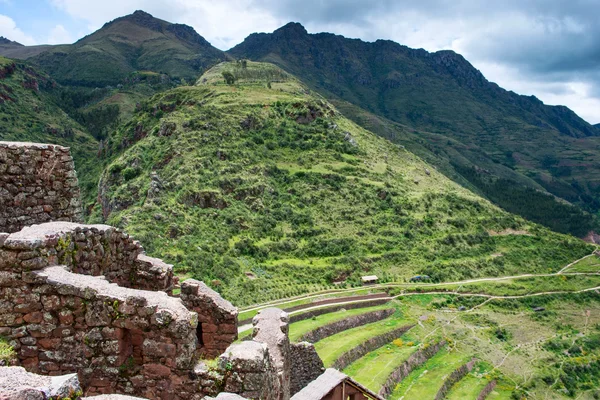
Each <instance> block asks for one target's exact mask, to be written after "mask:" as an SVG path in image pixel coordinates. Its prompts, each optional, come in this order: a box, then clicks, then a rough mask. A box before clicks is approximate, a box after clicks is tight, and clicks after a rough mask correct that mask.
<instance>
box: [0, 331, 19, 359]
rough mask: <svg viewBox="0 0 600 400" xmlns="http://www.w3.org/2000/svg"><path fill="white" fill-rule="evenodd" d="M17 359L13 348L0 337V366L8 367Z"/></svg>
mask: <svg viewBox="0 0 600 400" xmlns="http://www.w3.org/2000/svg"><path fill="white" fill-rule="evenodd" d="M16 357H17V354H16V353H15V351H14V349H13V347H12V346H11V345H10V344H9V343H8V341H7V340H6V339H5V338H3V337H2V336H0V365H9V364H10V362H11V361H13V360H14V359H15V358H16Z"/></svg>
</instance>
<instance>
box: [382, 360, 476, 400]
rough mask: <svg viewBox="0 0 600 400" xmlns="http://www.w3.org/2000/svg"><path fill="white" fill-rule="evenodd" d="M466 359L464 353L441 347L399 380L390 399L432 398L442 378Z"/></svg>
mask: <svg viewBox="0 0 600 400" xmlns="http://www.w3.org/2000/svg"><path fill="white" fill-rule="evenodd" d="M467 361H469V356H467V355H465V354H464V353H458V352H456V351H453V352H449V351H448V350H446V349H443V350H441V351H440V352H438V353H437V354H436V355H435V356H433V357H432V358H431V359H430V360H429V361H427V362H426V363H425V365H423V366H422V367H421V368H418V369H416V370H414V371H413V372H412V373H411V374H410V375H409V376H408V377H406V378H405V379H404V380H403V381H402V382H400V384H399V385H398V386H396V389H395V390H394V392H393V393H392V395H391V396H390V399H393V400H397V399H400V398H402V399H403V400H411V399H415V400H421V399H433V398H434V397H435V395H436V393H437V391H438V390H439V389H440V387H441V386H442V384H443V383H444V379H446V377H447V376H448V375H449V374H451V373H452V371H454V370H455V369H457V368H458V367H460V366H461V365H463V364H464V363H466V362H467Z"/></svg>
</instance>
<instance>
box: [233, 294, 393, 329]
mask: <svg viewBox="0 0 600 400" xmlns="http://www.w3.org/2000/svg"><path fill="white" fill-rule="evenodd" d="M382 292H383V291H382V290H381V289H374V288H359V289H354V290H343V291H337V292H334V293H323V294H321V295H319V294H316V295H311V296H309V297H308V298H300V299H291V300H290V301H285V300H283V301H277V302H274V303H276V306H273V307H277V308H281V309H286V308H292V307H296V306H301V305H304V304H310V303H315V302H317V301H320V300H326V299H334V298H338V297H349V296H362V295H366V294H371V293H382ZM267 307H269V305H265V306H261V307H245V308H242V309H241V312H240V314H239V315H238V320H239V321H243V320H245V319H248V318H252V317H254V316H255V315H256V314H257V313H258V311H259V310H261V309H263V308H267Z"/></svg>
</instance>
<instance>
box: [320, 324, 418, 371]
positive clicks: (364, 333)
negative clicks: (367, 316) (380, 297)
mask: <svg viewBox="0 0 600 400" xmlns="http://www.w3.org/2000/svg"><path fill="white" fill-rule="evenodd" d="M411 323H414V321H410V320H408V319H404V318H402V317H398V316H392V317H390V318H387V319H385V320H383V321H379V322H374V323H372V324H367V325H364V326H359V327H357V328H353V329H349V330H347V331H344V332H340V333H338V334H337V335H333V336H330V337H328V338H326V339H323V340H321V341H320V342H318V343H316V344H315V349H316V350H317V352H318V353H319V356H320V357H321V359H322V360H323V363H324V364H325V366H326V367H330V366H331V365H333V363H334V362H335V360H337V359H338V357H339V356H341V355H342V354H343V353H345V352H346V351H348V350H350V349H353V348H354V347H356V346H358V345H359V344H361V343H363V342H364V341H366V340H368V339H370V338H372V337H373V336H377V335H381V334H384V333H386V332H389V331H391V330H394V329H396V328H399V327H401V326H404V325H409V324H411Z"/></svg>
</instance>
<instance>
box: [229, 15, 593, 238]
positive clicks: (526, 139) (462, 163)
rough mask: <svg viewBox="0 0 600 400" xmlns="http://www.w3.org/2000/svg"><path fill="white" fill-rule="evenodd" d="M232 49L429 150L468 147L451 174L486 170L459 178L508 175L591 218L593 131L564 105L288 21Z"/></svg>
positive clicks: (438, 61) (437, 57) (390, 46)
mask: <svg viewBox="0 0 600 400" xmlns="http://www.w3.org/2000/svg"><path fill="white" fill-rule="evenodd" d="M229 53H230V54H231V55H233V56H234V57H237V58H250V59H253V60H263V61H270V62H273V63H276V64H277V65H279V66H281V67H282V68H284V69H285V70H287V71H289V72H291V73H293V74H295V75H297V76H299V77H300V78H302V79H303V80H304V81H305V82H306V83H308V84H309V85H310V86H311V87H313V88H316V89H318V90H319V91H321V92H322V93H324V94H325V95H326V96H327V97H329V98H331V99H337V100H345V101H347V102H350V103H352V104H355V105H357V106H359V107H361V108H364V109H365V110H367V111H369V112H371V113H374V114H376V115H379V116H382V117H385V118H387V119H389V120H391V121H394V122H396V123H399V124H401V125H403V126H405V127H409V128H410V129H413V130H418V131H425V132H427V133H430V134H434V135H437V136H438V137H439V139H440V140H438V141H437V142H436V143H432V144H431V145H432V147H434V149H433V151H434V152H435V151H437V152H443V153H446V154H452V153H455V152H456V151H455V150H454V149H453V148H452V146H453V143H455V144H459V145H460V146H461V147H465V148H469V149H470V150H471V151H470V153H471V154H463V156H464V157H462V158H461V159H457V160H451V164H452V165H451V167H452V170H451V171H448V174H449V175H452V174H457V173H458V174H463V172H464V171H465V170H468V171H470V170H471V169H472V168H475V169H477V170H479V171H483V170H485V171H487V172H486V173H485V174H486V175H487V176H484V177H483V178H481V179H474V178H472V177H471V176H472V175H473V174H471V173H470V172H469V173H465V175H468V179H470V180H471V183H472V184H474V185H476V186H477V185H479V186H481V185H482V184H481V183H480V181H481V180H482V179H484V178H486V179H487V178H491V179H500V180H505V179H508V180H509V181H510V182H511V184H512V185H518V186H520V187H523V186H525V187H529V188H531V189H534V190H542V191H547V192H549V193H552V194H554V195H556V196H558V197H559V198H562V199H564V200H566V201H568V202H571V203H575V204H577V205H579V206H581V207H583V208H585V209H587V210H590V211H593V212H595V211H597V210H598V209H599V208H600V201H599V200H600V152H599V151H598V149H600V136H599V135H600V130H599V129H598V127H595V126H592V125H590V124H588V123H587V122H585V121H583V120H582V119H581V118H579V117H578V116H577V115H576V114H575V113H573V112H572V111H571V110H569V109H568V108H566V107H561V106H555V107H552V106H546V105H544V104H543V103H542V102H540V101H539V100H537V99H536V98H534V97H527V96H519V95H517V94H515V93H513V92H508V91H505V90H504V89H502V88H500V87H498V86H497V85H496V84H494V83H491V82H488V81H487V80H486V79H485V77H484V76H483V75H482V74H481V73H480V72H479V71H477V70H476V69H475V68H473V67H472V66H471V64H469V63H468V62H467V61H466V60H465V59H464V58H463V57H462V56H460V55H458V54H456V53H454V52H451V51H440V52H436V53H428V52H427V51H425V50H422V49H420V50H415V49H410V48H408V47H405V46H401V45H399V44H397V43H394V42H391V41H383V40H378V41H376V42H373V43H366V42H363V41H360V40H355V39H346V38H344V37H342V36H336V35H332V34H328V33H320V34H308V33H307V32H306V30H305V29H304V28H303V27H302V26H301V25H300V24H295V23H291V24H288V25H286V26H284V27H282V28H280V29H278V30H276V31H275V32H273V33H272V34H264V33H261V34H252V35H250V36H249V37H248V38H246V40H245V41H244V42H243V43H241V44H240V45H238V46H236V47H234V48H233V49H231V50H230V51H229ZM444 138H447V139H449V140H444ZM428 140H429V138H428ZM481 158H483V159H485V160H487V161H486V162H485V163H483V164H482V163H481V162H480V159H481ZM454 164H456V167H457V168H454V167H455V165H454ZM465 179H466V178H465ZM523 190H525V189H523ZM499 204H500V205H502V206H506V205H507V204H502V203H499ZM529 207H535V204H530V205H529ZM563 231H570V230H569V228H568V227H563ZM573 233H574V232H573ZM578 234H579V233H578Z"/></svg>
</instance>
